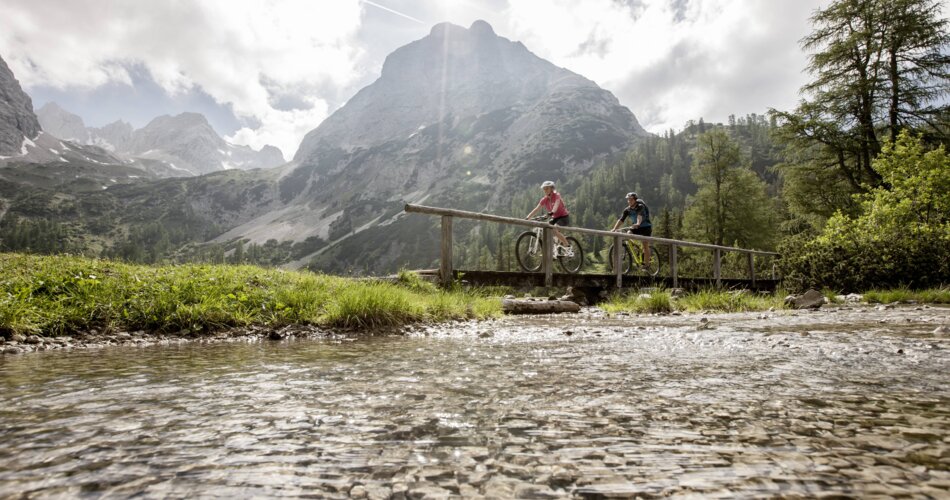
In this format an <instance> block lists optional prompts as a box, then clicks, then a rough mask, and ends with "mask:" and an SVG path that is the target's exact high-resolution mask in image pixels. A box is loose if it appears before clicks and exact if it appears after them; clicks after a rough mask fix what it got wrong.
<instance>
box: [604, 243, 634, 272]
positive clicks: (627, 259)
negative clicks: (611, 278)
mask: <svg viewBox="0 0 950 500" xmlns="http://www.w3.org/2000/svg"><path fill="white" fill-rule="evenodd" d="M621 259H622V260H621V262H620V268H621V269H623V272H622V273H621V274H627V273H629V272H630V268H632V267H633V256H632V255H630V249H629V248H627V245H623V256H622V257H621ZM607 272H609V273H613V272H614V246H613V245H610V251H608V252H607Z"/></svg>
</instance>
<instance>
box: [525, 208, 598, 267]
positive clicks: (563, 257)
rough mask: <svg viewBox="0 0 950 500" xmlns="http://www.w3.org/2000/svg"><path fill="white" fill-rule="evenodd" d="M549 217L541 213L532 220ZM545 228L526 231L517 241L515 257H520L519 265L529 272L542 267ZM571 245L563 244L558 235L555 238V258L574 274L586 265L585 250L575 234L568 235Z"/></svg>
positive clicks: (541, 219)
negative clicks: (542, 244)
mask: <svg viewBox="0 0 950 500" xmlns="http://www.w3.org/2000/svg"><path fill="white" fill-rule="evenodd" d="M548 218H549V217H548V216H546V215H540V216H538V217H534V218H533V219H531V220H535V221H543V220H547V219H548ZM543 231H544V228H541V227H538V228H535V229H532V230H530V231H525V232H523V233H521V234H520V235H519V236H518V239H517V240H516V241H515V257H517V258H518V265H519V266H521V268H522V269H524V270H525V271H528V272H529V273H533V272H537V271H538V270H540V269H541V264H542V260H543V252H542V248H541V241H542V240H541V237H542V234H543ZM567 242H568V243H570V246H565V245H562V244H561V242H560V241H558V239H557V237H555V238H554V258H555V259H557V262H558V265H560V266H561V269H563V270H564V271H565V272H568V273H571V274H574V273H576V272H577V271H579V270H580V269H581V266H583V265H584V250H583V249H582V248H581V244H580V242H578V241H577V239H576V238H574V237H573V236H568V237H567Z"/></svg>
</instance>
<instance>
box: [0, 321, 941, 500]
mask: <svg viewBox="0 0 950 500" xmlns="http://www.w3.org/2000/svg"><path fill="white" fill-rule="evenodd" d="M939 325H950V309H948V308H938V307H913V306H910V307H900V308H896V309H882V310H878V309H875V308H871V307H863V308H852V309H847V308H845V309H837V310H821V311H817V312H796V313H788V312H778V313H766V314H761V313H756V314H735V315H706V316H702V315H684V316H636V315H621V316H612V317H607V316H606V315H604V314H602V313H599V312H598V311H596V310H588V311H585V312H583V313H581V314H579V315H565V316H545V317H508V318H504V319H501V320H497V321H492V322H483V323H459V324H453V325H443V326H440V327H432V328H418V329H415V330H413V331H412V332H410V333H409V334H408V335H404V336H385V337H373V338H360V339H356V340H354V339H347V338H330V339H322V340H285V341H280V342H271V341H255V342H247V341H233V342H222V343H215V344H183V345H170V346H150V347H134V346H122V347H110V348H104V349H96V350H75V351H66V350H56V351H45V352H36V353H30V354H24V355H15V356H0V443H2V445H0V497H6V496H13V497H17V496H29V497H75V496H82V495H92V496H120V497H124V496H132V495H137V494H142V495H144V496H146V497H196V496H220V497H248V496H283V495H288V496H299V495H308V496H314V497H368V498H387V497H390V496H397V497H399V496H402V495H403V494H405V495H406V496H409V497H413V498H442V497H445V496H455V495H462V496H487V497H493V498H503V497H528V498H549V497H613V496H615V497H628V496H635V495H640V496H644V497H649V496H666V495H671V494H678V495H690V494H692V495H696V496H702V497H717V496H721V497H736V496H740V497H741V496H771V495H782V496H785V495H788V496H815V495H819V494H824V493H837V494H843V495H853V496H866V495H874V494H878V495H884V496H900V495H912V496H924V497H928V496H929V497H935V498H936V497H944V498H946V497H947V496H948V495H950V432H948V431H950V338H948V337H947V336H941V335H935V334H934V333H933V332H934V330H935V328H936V327H937V326H939Z"/></svg>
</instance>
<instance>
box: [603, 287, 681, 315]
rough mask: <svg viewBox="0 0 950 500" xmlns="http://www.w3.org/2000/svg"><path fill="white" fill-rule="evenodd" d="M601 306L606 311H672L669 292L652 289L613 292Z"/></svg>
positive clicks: (651, 312) (650, 312)
mask: <svg viewBox="0 0 950 500" xmlns="http://www.w3.org/2000/svg"><path fill="white" fill-rule="evenodd" d="M601 308H602V309H603V310H605V311H607V312H621V311H624V312H636V313H645V314H646V313H649V314H653V313H668V312H672V311H673V302H672V299H671V298H670V292H668V291H665V290H662V291H654V292H651V293H649V294H626V295H625V294H615V295H612V296H611V297H610V300H608V301H607V302H606V303H604V304H602V305H601Z"/></svg>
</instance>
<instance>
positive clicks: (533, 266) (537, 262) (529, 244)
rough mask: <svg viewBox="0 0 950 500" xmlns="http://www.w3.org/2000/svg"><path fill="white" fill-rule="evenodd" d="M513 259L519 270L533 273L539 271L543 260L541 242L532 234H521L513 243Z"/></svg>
mask: <svg viewBox="0 0 950 500" xmlns="http://www.w3.org/2000/svg"><path fill="white" fill-rule="evenodd" d="M515 257H516V258H517V259H518V265H519V266H521V269H524V270H525V271H528V272H529V273H533V272H536V271H538V270H539V269H541V261H542V259H543V255H542V250H541V242H540V241H538V237H537V236H536V235H535V234H534V233H532V232H526V233H521V236H518V240H517V241H516V242H515Z"/></svg>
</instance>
